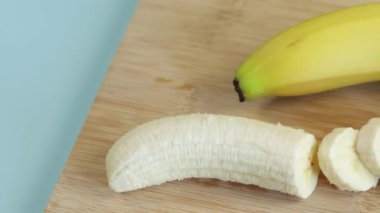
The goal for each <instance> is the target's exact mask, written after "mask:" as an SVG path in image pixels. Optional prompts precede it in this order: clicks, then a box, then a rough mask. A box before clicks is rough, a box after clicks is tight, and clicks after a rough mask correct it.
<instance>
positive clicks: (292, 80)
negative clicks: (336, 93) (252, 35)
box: [234, 3, 380, 101]
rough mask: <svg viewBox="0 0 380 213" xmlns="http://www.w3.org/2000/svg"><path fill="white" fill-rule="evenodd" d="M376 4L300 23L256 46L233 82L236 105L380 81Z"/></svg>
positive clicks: (379, 17)
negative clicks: (250, 100) (237, 98)
mask: <svg viewBox="0 0 380 213" xmlns="http://www.w3.org/2000/svg"><path fill="white" fill-rule="evenodd" d="M379 26H380V3H369V4H363V5H359V6H355V7H351V8H346V9H342V10H338V11H336V12H333V13H329V14H326V15H322V16H320V17H317V18H314V19H311V20H308V21H305V22H303V23H301V24H298V25H296V26H294V27H291V28H290V29H288V30H286V31H284V32H282V33H280V34H279V35H277V36H275V37H274V38H273V39H271V40H269V41H268V42H266V43H265V44H264V45H262V46H261V47H260V48H259V49H258V50H257V51H256V52H255V53H254V54H253V55H252V56H251V57H249V58H248V59H247V60H246V61H245V62H244V63H243V64H242V65H241V66H240V68H239V69H238V71H237V72H236V75H235V79H234V86H235V90H236V91H237V92H238V94H239V97H240V101H244V100H245V99H256V98H259V97H263V96H298V95H305V94H311V93H318V92H322V91H326V90H331V89H335V88H339V87H344V86H349V85H354V84H359V83H364V82H371V81H379V80H380V27H379Z"/></svg>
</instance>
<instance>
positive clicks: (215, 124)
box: [106, 114, 319, 198]
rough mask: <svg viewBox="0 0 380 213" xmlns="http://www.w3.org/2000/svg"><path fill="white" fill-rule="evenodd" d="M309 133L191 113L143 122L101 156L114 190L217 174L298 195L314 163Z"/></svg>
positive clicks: (312, 176) (311, 183)
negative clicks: (104, 155)
mask: <svg viewBox="0 0 380 213" xmlns="http://www.w3.org/2000/svg"><path fill="white" fill-rule="evenodd" d="M316 151H317V143H316V141H315V138H314V136H313V135H311V134H308V133H306V132H304V131H303V130H297V129H293V128H290V127H285V126H281V125H273V124H268V123H264V122H260V121H256V120H250V119H247V118H242V117H233V116H226V115H212V114H190V115H181V116H175V117H168V118H163V119H159V120H154V121H151V122H148V123H145V124H143V125H141V126H138V127H137V128H135V129H133V130H131V131H130V132H128V133H126V134H125V135H124V136H122V137H121V138H120V139H119V140H118V141H117V142H116V143H115V144H114V145H113V146H112V148H111V149H110V151H109V153H108V155H107V158H106V169H107V177H108V181H109V185H110V187H111V188H112V189H113V190H114V191H116V192H124V191H131V190H136V189H141V188H144V187H149V186H152V185H159V184H162V183H165V182H168V181H173V180H181V179H184V178H190V177H195V178H217V179H220V180H224V181H234V182H240V183H244V184H255V185H257V186H260V187H263V188H267V189H272V190H278V191H281V192H285V193H289V194H292V195H296V196H299V197H302V198H306V197H308V196H309V195H310V194H311V193H312V192H313V191H314V189H315V187H316V184H317V181H318V174H319V168H318V166H317V162H316V161H317V160H316Z"/></svg>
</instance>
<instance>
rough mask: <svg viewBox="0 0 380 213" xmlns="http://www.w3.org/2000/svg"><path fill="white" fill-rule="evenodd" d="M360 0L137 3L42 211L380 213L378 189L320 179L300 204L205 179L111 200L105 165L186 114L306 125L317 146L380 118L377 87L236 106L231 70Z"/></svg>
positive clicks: (166, 0)
mask: <svg viewBox="0 0 380 213" xmlns="http://www.w3.org/2000/svg"><path fill="white" fill-rule="evenodd" d="M364 2H367V1H360V0H335V1H332V0H310V1H304V0H265V1H264V0H194V1H193V0H192V1H186V0H161V1H155V0H142V1H140V3H139V6H138V9H137V11H136V14H135V16H134V18H133V20H132V22H131V24H130V26H129V28H128V31H127V33H126V35H125V38H124V40H123V42H122V43H121V45H120V48H119V49H118V51H117V54H116V56H115V58H114V61H113V63H112V65H111V66H110V69H109V72H108V74H107V76H106V78H105V81H104V84H103V86H102V88H101V90H100V92H99V94H98V96H97V98H96V100H95V103H94V105H93V106H92V110H91V112H90V114H89V117H88V119H87V121H86V123H85V125H84V127H83V129H82V131H81V134H80V137H79V139H78V141H77V143H76V145H75V146H74V149H73V151H72V154H71V156H70V158H69V160H68V163H67V165H66V167H65V169H64V171H63V174H62V176H61V178H60V181H59V182H58V184H57V186H56V188H55V190H54V192H53V194H52V196H51V200H50V202H49V204H48V206H47V208H46V211H47V212H81V213H82V212H226V211H227V212H380V187H377V188H376V189H372V190H370V191H368V192H364V193H350V192H343V191H339V190H337V189H336V188H335V187H334V186H332V185H330V184H328V182H327V180H326V179H325V177H323V175H322V176H321V177H320V181H319V185H318V188H317V190H316V192H315V193H314V194H313V195H312V196H311V197H310V198H309V199H307V200H300V199H297V198H295V197H293V196H290V195H285V194H281V193H279V192H275V191H270V190H265V189H261V188H258V187H256V186H247V185H241V184H236V183H229V182H223V181H218V180H210V179H189V180H184V181H181V182H171V183H167V184H164V185H161V186H156V187H151V188H146V189H142V190H138V191H133V192H129V193H122V194H117V193H114V192H112V191H111V190H110V189H109V188H108V186H107V179H106V176H105V165H104V159H105V155H106V153H107V151H108V149H109V148H110V147H111V146H112V144H113V143H114V142H115V140H117V139H118V138H119V137H120V136H121V135H123V134H124V133H125V132H127V131H128V130H130V129H131V128H133V127H134V126H136V125H138V124H141V123H143V122H146V121H149V120H152V119H155V118H159V117H163V116H168V115H174V114H182V113H191V112H209V113H223V114H229V115H241V116H246V117H249V118H256V119H261V120H264V121H268V122H280V123H282V124H284V125H289V126H293V127H297V128H303V129H305V130H306V131H308V132H311V133H313V134H315V135H316V137H317V138H318V139H321V138H322V137H323V136H324V135H325V134H326V133H328V132H329V131H330V130H331V129H332V128H336V127H344V126H351V127H354V128H359V127H361V126H362V125H363V124H364V123H365V122H367V120H368V119H369V118H371V117H375V116H380V107H379V106H380V95H379V93H380V84H379V83H372V84H364V85H360V86H354V87H348V88H344V89H339V90H334V91H330V92H325V93H321V94H316V95H310V96H304V97H297V98H266V99H261V100H257V101H254V102H245V103H239V102H238V97H237V95H236V94H235V92H234V90H233V87H232V79H233V76H234V71H235V70H236V68H237V67H238V66H239V65H240V64H241V63H242V62H243V61H244V60H245V59H246V58H247V57H248V56H249V55H250V54H251V53H252V52H253V51H254V50H255V49H256V48H257V47H258V46H259V45H260V44H261V43H262V42H264V41H265V40H267V39H269V38H270V37H272V36H273V35H275V34H276V33H278V32H279V31H281V30H283V29H285V28H287V27H289V26H291V25H293V24H295V23H298V22H300V21H302V20H305V19H307V18H310V17H313V16H316V15H319V14H321V13H324V12H328V11H332V10H335V9H338V8H341V7H343V6H349V5H354V4H358V3H364Z"/></svg>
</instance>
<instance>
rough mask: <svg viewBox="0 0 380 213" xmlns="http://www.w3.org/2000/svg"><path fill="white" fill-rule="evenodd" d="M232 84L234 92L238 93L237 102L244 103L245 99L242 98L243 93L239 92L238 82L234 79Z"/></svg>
mask: <svg viewBox="0 0 380 213" xmlns="http://www.w3.org/2000/svg"><path fill="white" fill-rule="evenodd" d="M233 84H234V87H235V91H236V92H237V93H238V95H239V101H240V102H243V101H245V98H244V95H243V92H242V91H241V89H240V86H239V81H238V80H237V79H236V78H235V79H234V81H233Z"/></svg>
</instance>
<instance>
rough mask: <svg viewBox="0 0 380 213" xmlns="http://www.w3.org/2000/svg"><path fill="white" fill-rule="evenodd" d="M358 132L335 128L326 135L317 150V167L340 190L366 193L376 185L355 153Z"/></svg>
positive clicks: (375, 179)
mask: <svg viewBox="0 0 380 213" xmlns="http://www.w3.org/2000/svg"><path fill="white" fill-rule="evenodd" d="M357 134H358V131H357V130H354V129H352V128H337V129H334V130H333V131H332V132H331V133H329V134H328V135H326V136H325V137H324V138H323V140H322V143H321V145H320V146H319V150H318V159H319V166H320V167H321V170H322V172H323V174H325V176H326V177H327V179H328V180H329V181H330V183H332V184H334V185H336V186H337V187H338V188H339V189H340V190H349V191H366V190H368V189H370V188H372V187H375V186H376V185H377V181H378V178H377V177H376V176H374V175H373V174H372V173H371V172H370V171H369V170H368V169H367V168H366V167H365V166H364V165H363V163H362V162H361V161H360V159H359V156H358V155H357V154H356V152H355V143H356V139H357Z"/></svg>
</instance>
